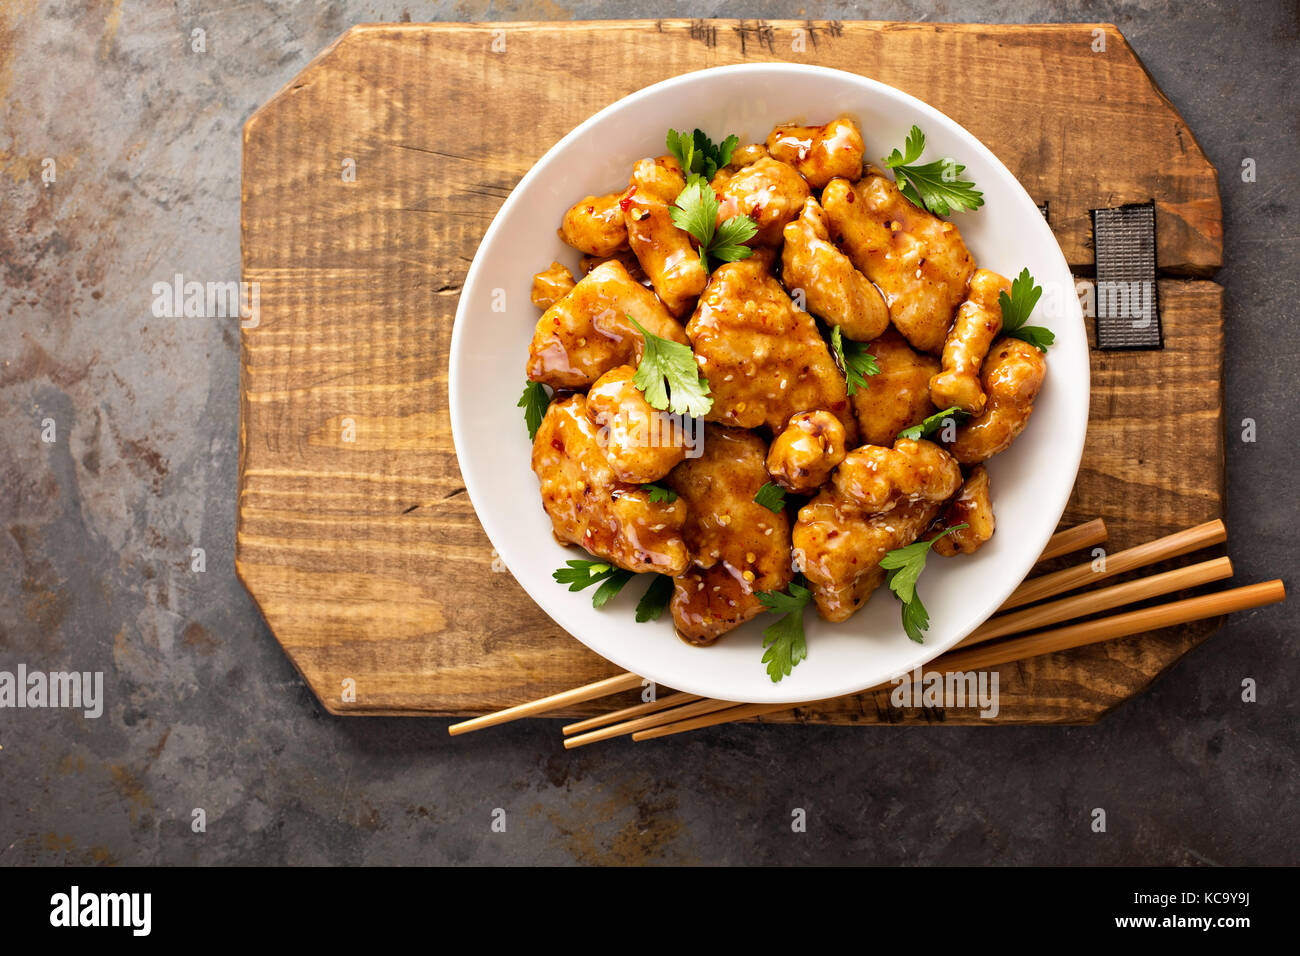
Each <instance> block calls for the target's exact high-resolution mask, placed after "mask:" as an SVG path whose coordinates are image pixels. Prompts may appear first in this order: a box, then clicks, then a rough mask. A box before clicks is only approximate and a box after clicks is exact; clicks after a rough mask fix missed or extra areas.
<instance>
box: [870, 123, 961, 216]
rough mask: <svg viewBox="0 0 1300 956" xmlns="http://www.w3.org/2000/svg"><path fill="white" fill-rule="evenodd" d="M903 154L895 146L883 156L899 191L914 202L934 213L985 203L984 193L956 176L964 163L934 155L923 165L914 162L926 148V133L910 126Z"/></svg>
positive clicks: (941, 214)
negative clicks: (932, 159)
mask: <svg viewBox="0 0 1300 956" xmlns="http://www.w3.org/2000/svg"><path fill="white" fill-rule="evenodd" d="M903 148H904V149H905V150H906V155H904V154H903V153H900V152H899V151H898V150H897V149H895V150H894V151H893V152H892V153H890V154H889V155H888V156H887V157H885V159H884V160H883V162H884V164H885V165H886V166H887V167H889V168H890V169H892V170H893V171H894V178H895V180H897V182H898V189H899V191H900V192H901V193H902V194H903V195H904V196H906V197H907V198H908V199H910V200H911V201H912V202H914V203H915V204H916V205H918V206H921V207H923V208H925V209H928V210H930V212H932V213H934V214H935V215H936V216H946V215H948V214H949V213H950V212H951V211H952V210H954V209H956V210H957V211H958V212H965V211H967V210H970V209H976V208H978V207H979V206H982V205H984V194H983V193H982V192H980V191H979V190H978V189H976V188H975V184H974V183H972V182H966V181H964V180H960V179H958V178H957V177H958V176H960V175H961V174H962V172H963V171H965V169H966V167H965V166H963V165H961V164H960V163H958V162H956V161H954V160H951V159H937V160H935V161H934V162H932V163H926V164H925V165H924V166H917V165H914V164H915V163H916V161H917V160H918V159H920V158H921V153H922V152H924V150H925V134H924V133H922V132H921V128H920V127H919V126H913V127H912V131H911V132H910V133H908V134H907V143H906V145H905V146H904V147H903Z"/></svg>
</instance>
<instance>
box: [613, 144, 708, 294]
mask: <svg viewBox="0 0 1300 956" xmlns="http://www.w3.org/2000/svg"><path fill="white" fill-rule="evenodd" d="M685 188H686V178H685V177H684V176H683V175H682V167H681V166H680V165H678V163H677V160H676V159H674V158H673V157H672V156H660V157H659V158H658V159H641V160H638V161H637V163H636V165H635V166H633V167H632V180H631V185H630V188H629V189H628V191H627V193H625V194H624V199H623V208H624V212H623V221H624V223H625V224H626V226H627V238H628V244H629V245H630V246H631V247H632V251H633V252H634V253H636V257H637V259H638V260H639V261H640V263H641V268H642V269H644V270H645V274H646V275H648V276H649V277H650V282H651V283H652V284H653V285H654V289H655V292H657V293H659V298H660V299H662V300H663V303H664V305H665V306H667V307H668V311H669V312H671V313H672V314H673V315H675V316H683V315H685V314H686V313H687V312H689V311H691V309H692V307H694V305H695V299H696V298H697V297H698V296H699V294H700V293H701V292H703V291H704V284H705V283H706V282H707V281H708V278H709V276H708V273H706V272H705V271H704V266H703V265H701V264H700V255H699V253H698V252H697V251H696V249H695V247H694V246H693V245H692V244H691V237H690V235H689V234H688V233H687V232H685V231H683V230H681V229H678V228H677V227H676V226H675V225H674V224H673V220H672V214H671V212H670V210H671V209H672V206H673V204H674V203H675V202H676V201H677V197H678V196H679V195H681V191H682V190H683V189H685Z"/></svg>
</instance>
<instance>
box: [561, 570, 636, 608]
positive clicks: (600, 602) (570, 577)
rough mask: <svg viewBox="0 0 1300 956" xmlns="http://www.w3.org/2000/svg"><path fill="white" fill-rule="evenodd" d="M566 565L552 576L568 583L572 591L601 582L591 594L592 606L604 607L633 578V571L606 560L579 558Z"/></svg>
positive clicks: (562, 582) (563, 582)
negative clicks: (607, 562) (617, 566)
mask: <svg viewBox="0 0 1300 956" xmlns="http://www.w3.org/2000/svg"><path fill="white" fill-rule="evenodd" d="M564 563H565V565H566V567H563V568H559V569H558V570H555V571H552V572H551V577H553V578H555V580H556V581H557V582H559V583H560V584H567V585H568V586H569V590H570V591H581V590H583V589H584V588H589V587H591V586H592V585H593V584H597V583H598V584H600V587H598V588H597V589H596V593H595V594H593V595H592V596H591V606H592V607H604V606H605V604H606V603H607V602H608V601H609V599H610V598H612V597H613V596H614V595H615V594H617V593H618V592H619V591H621V590H623V585H625V584H627V582H628V581H630V580H632V572H631V571H625V570H624V569H622V568H616V567H614V566H613V565H611V564H606V563H605V562H604V561H587V560H585V559H578V560H574V561H566V562H564Z"/></svg>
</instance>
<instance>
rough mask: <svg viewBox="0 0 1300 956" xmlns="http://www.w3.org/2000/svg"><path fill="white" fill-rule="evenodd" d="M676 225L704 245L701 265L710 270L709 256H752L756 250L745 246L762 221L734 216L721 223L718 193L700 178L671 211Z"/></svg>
mask: <svg viewBox="0 0 1300 956" xmlns="http://www.w3.org/2000/svg"><path fill="white" fill-rule="evenodd" d="M668 214H669V215H670V216H671V217H672V220H673V225H674V226H676V227H677V228H678V229H681V230H683V231H684V232H686V233H689V234H690V236H691V237H692V238H694V239H695V241H696V242H698V243H699V244H700V265H701V266H703V267H704V271H705V272H708V271H709V256H713V258H715V259H721V260H722V261H724V262H739V261H740V260H741V259H748V258H749V257H750V256H751V255H753V254H754V250H753V249H751V248H749V246H746V245H744V243H746V242H748V241H749V240H750V239H753V238H754V236H756V235H757V234H758V223H756V222H754V220H752V219H750V218H749V217H748V216H732V217H731V218H730V219H728V220H727V221H726V222H724V223H723V224H722V225H721V226H719V225H718V224H717V223H718V196H717V193H715V192H714V191H713V187H712V186H710V185H709V184H708V183H707V182H705V181H704V180H703V179H700V178H694V179H691V180H690V181H688V182H687V183H686V188H685V189H683V190H682V191H681V192H680V193H678V194H677V201H676V202H675V203H674V204H673V206H672V208H670V209H669V210H668Z"/></svg>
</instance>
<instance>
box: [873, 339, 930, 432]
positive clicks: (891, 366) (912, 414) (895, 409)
mask: <svg viewBox="0 0 1300 956" xmlns="http://www.w3.org/2000/svg"><path fill="white" fill-rule="evenodd" d="M867 349H868V351H869V352H870V353H871V354H872V355H874V356H875V357H876V365H877V366H879V368H880V374H879V375H873V376H871V377H870V378H869V379H867V382H868V383H869V384H868V387H867V388H859V389H858V390H857V391H856V392H854V393H853V411H854V413H855V414H856V415H857V418H858V425H859V426H861V428H862V440H863V441H865V442H867V443H868V444H871V445H884V446H886V447H889V446H890V445H892V444H893V443H894V439H895V438H897V437H898V433H899V432H901V431H902V430H903V429H904V428H908V427H909V426H911V425H915V424H916V423H917V422H919V421H921V419H923V418H925V417H926V416H927V415H930V414H932V413H933V412H934V405H933V404H931V402H930V378H931V377H932V376H933V375H935V374H936V373H938V371H939V360H938V359H936V358H935V357H934V356H932V355H925V354H923V353H920V352H917V351H914V350H913V349H912V347H911V346H910V345H908V344H907V340H906V339H904V338H903V337H902V336H901V335H900V334H899V333H898V331H897V330H896V329H893V328H889V329H887V330H886V331H885V334H884V335H882V336H880V338H878V339H876V340H875V341H873V342H871V343H870V344H868V346H867Z"/></svg>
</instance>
